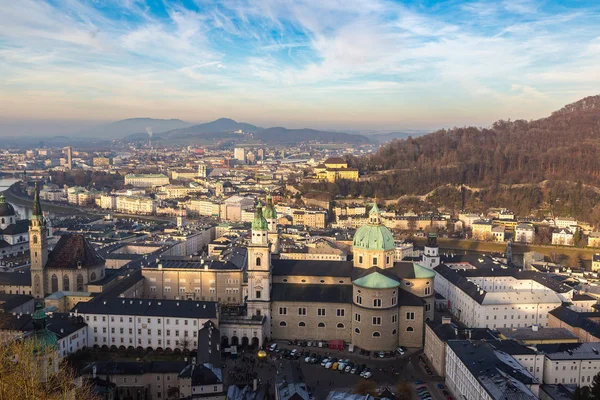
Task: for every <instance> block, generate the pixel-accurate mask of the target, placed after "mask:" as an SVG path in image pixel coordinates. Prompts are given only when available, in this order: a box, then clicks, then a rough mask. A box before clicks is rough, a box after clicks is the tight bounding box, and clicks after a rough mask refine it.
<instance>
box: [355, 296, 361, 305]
mask: <svg viewBox="0 0 600 400" xmlns="http://www.w3.org/2000/svg"><path fill="white" fill-rule="evenodd" d="M356 304H362V297H360V296H356Z"/></svg>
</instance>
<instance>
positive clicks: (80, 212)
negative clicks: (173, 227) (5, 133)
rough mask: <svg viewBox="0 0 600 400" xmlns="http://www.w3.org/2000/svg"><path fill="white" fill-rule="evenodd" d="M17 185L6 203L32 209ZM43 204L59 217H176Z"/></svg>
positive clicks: (171, 219)
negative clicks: (17, 188)
mask: <svg viewBox="0 0 600 400" xmlns="http://www.w3.org/2000/svg"><path fill="white" fill-rule="evenodd" d="M17 184H19V182H16V183H14V184H13V185H12V186H11V187H10V188H8V189H7V190H5V191H4V192H3V193H4V197H5V198H6V201H7V202H9V203H11V204H14V205H16V206H21V207H25V208H29V209H31V208H32V207H33V200H32V199H29V198H26V197H23V196H21V195H19V194H18V193H16V185H17ZM41 204H42V209H43V210H44V211H48V212H50V213H52V214H57V215H61V216H65V215H69V216H82V217H85V216H96V217H104V216H105V215H106V214H109V213H110V214H111V215H112V216H114V217H117V218H134V219H139V220H145V221H157V222H174V221H175V217H158V216H154V215H136V214H122V213H114V212H110V211H105V210H92V209H82V208H78V207H73V206H67V205H60V204H55V203H51V202H48V201H42V202H41Z"/></svg>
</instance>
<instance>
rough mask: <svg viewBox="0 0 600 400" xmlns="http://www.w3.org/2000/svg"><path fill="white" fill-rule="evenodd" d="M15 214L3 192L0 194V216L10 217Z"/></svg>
mask: <svg viewBox="0 0 600 400" xmlns="http://www.w3.org/2000/svg"><path fill="white" fill-rule="evenodd" d="M13 215H15V208H14V207H13V206H12V204H10V203H7V202H6V199H5V198H4V194H0V217H10V216H13Z"/></svg>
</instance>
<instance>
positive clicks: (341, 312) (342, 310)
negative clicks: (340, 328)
mask: <svg viewBox="0 0 600 400" xmlns="http://www.w3.org/2000/svg"><path fill="white" fill-rule="evenodd" d="M344 311H345V310H344V309H343V308H338V309H337V310H336V315H337V316H338V317H343V316H344Z"/></svg>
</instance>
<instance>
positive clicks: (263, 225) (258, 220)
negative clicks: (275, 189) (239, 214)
mask: <svg viewBox="0 0 600 400" xmlns="http://www.w3.org/2000/svg"><path fill="white" fill-rule="evenodd" d="M252 230H253V231H268V230H269V225H268V224H267V220H266V219H265V217H263V212H262V204H261V202H260V201H259V202H258V204H257V206H256V213H255V214H254V219H253V220H252Z"/></svg>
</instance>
